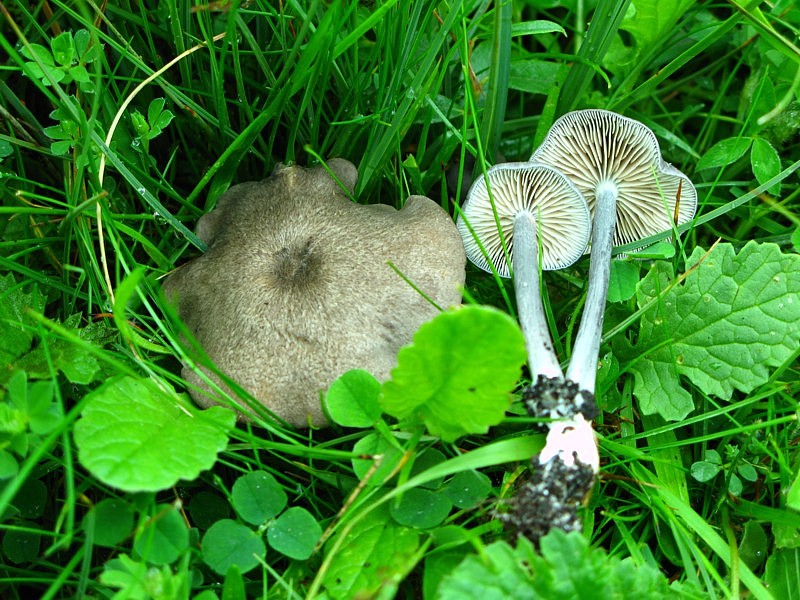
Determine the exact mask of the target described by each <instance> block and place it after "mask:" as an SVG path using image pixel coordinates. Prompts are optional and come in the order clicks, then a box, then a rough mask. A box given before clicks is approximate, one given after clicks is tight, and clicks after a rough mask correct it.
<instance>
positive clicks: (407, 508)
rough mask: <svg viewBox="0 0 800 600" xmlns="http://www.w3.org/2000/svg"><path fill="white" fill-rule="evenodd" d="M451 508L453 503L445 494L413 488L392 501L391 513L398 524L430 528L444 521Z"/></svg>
mask: <svg viewBox="0 0 800 600" xmlns="http://www.w3.org/2000/svg"><path fill="white" fill-rule="evenodd" d="M451 508H453V503H452V502H451V501H450V498H449V497H448V496H447V495H446V494H444V493H442V492H434V491H431V490H426V489H423V488H413V489H410V490H408V491H406V492H404V493H403V495H402V496H401V497H400V498H398V499H397V501H395V502H393V503H392V505H391V513H392V518H394V520H395V521H397V522H398V523H400V525H405V526H407V527H416V528H418V529H430V528H431V527H436V526H437V525H439V524H440V523H441V522H442V521H444V520H445V519H446V518H447V515H449V514H450V509H451Z"/></svg>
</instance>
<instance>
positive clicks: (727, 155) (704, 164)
mask: <svg viewBox="0 0 800 600" xmlns="http://www.w3.org/2000/svg"><path fill="white" fill-rule="evenodd" d="M752 142H753V139H752V138H749V137H743V138H727V139H724V140H721V141H719V142H717V143H716V144H714V145H713V146H712V147H711V148H709V149H708V151H707V152H706V153H705V154H704V155H703V156H701V157H700V160H698V161H697V165H696V167H695V168H696V169H697V170H698V171H702V170H703V169H716V168H719V167H727V166H728V165H730V164H732V163H735V162H736V161H737V160H739V159H740V158H742V157H743V156H744V155H745V153H746V152H747V151H748V150H749V149H750V144H752Z"/></svg>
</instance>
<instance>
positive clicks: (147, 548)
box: [133, 504, 189, 565]
mask: <svg viewBox="0 0 800 600" xmlns="http://www.w3.org/2000/svg"><path fill="white" fill-rule="evenodd" d="M188 547H189V529H188V528H187V527H186V522H185V521H184V520H183V515H181V513H180V511H179V510H178V509H177V508H175V507H174V506H172V505H170V504H160V505H158V507H157V512H156V514H155V515H153V516H152V517H150V519H149V520H148V521H147V523H146V524H145V526H144V527H143V528H142V530H141V531H140V532H139V533H138V535H137V536H136V539H135V540H134V542H133V549H134V550H135V551H136V554H138V555H139V556H140V557H141V558H142V559H143V560H145V561H146V562H148V563H150V564H154V565H167V564H170V563H172V562H174V561H176V560H177V559H178V558H179V557H180V556H181V554H183V553H184V552H185V551H186V550H187V549H188Z"/></svg>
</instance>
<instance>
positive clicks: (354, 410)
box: [325, 369, 381, 427]
mask: <svg viewBox="0 0 800 600" xmlns="http://www.w3.org/2000/svg"><path fill="white" fill-rule="evenodd" d="M380 389H381V384H380V382H379V381H378V380H377V379H375V377H373V376H372V374H371V373H368V372H367V371H363V370H361V369H354V370H352V371H347V372H346V373H344V374H343V375H342V376H341V377H339V378H338V379H336V380H335V381H334V382H333V383H331V385H330V387H329V388H328V393H327V394H326V395H325V403H326V404H327V406H328V412H329V414H330V416H331V418H332V419H333V421H334V422H335V423H338V424H339V425H342V426H344V427H370V426H371V425H372V424H373V423H374V422H375V421H377V420H378V418H379V417H380V416H381V407H380V405H379V404H378V393H379V392H380Z"/></svg>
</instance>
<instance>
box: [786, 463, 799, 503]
mask: <svg viewBox="0 0 800 600" xmlns="http://www.w3.org/2000/svg"><path fill="white" fill-rule="evenodd" d="M786 506H788V507H789V508H791V509H792V510H797V511H800V472H798V473H797V475H795V477H794V481H793V482H792V485H791V486H789V492H788V493H787V494H786Z"/></svg>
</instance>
